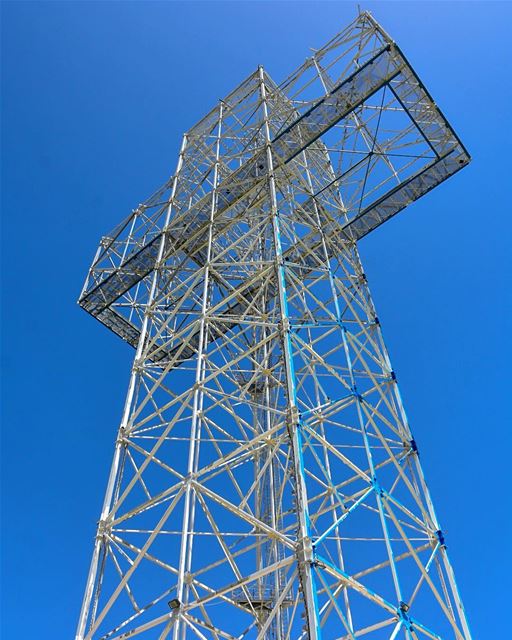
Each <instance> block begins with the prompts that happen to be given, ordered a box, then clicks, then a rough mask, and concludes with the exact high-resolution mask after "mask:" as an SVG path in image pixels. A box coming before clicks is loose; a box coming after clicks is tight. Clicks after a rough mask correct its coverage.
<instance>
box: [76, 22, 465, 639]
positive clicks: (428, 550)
mask: <svg viewBox="0 0 512 640" xmlns="http://www.w3.org/2000/svg"><path fill="white" fill-rule="evenodd" d="M468 162H469V155H468V153H467V152H466V150H465V149H464V147H463V145H462V143H461V142H460V140H459V139H458V138H457V136H456V135H455V133H454V132H453V130H452V129H451V127H450V126H449V124H448V123H447V121H446V119H445V118H444V116H443V115H442V114H441V112H440V111H439V109H438V108H437V106H436V105H435V103H434V102H433V100H432V98H431V97H430V95H429V94H428V92H427V91H426V89H425V88H424V86H423V85H422V83H421V81H420V80H419V79H418V77H417V76H416V74H415V73H414V71H413V70H412V69H411V67H410V65H409V63H408V62H407V60H406V59H405V57H404V56H403V54H402V52H401V51H400V49H399V48H398V47H397V45H396V44H395V43H394V42H393V41H392V40H391V39H390V38H389V36H388V35H387V34H386V33H385V31H384V30H383V29H382V28H381V27H380V25H379V24H377V23H376V22H375V20H374V19H373V18H372V17H371V16H370V15H369V14H368V13H362V14H360V15H359V16H358V17H357V19H356V20H355V21H354V22H353V23H352V24H351V25H350V26H349V27H348V28H346V29H345V30H344V31H342V32H341V33H340V34H338V35H337V36H336V37H334V38H333V39H332V40H331V41H330V42H328V43H327V44H326V45H325V46H324V47H323V48H321V49H319V50H318V51H316V52H315V53H314V55H312V56H311V57H309V58H308V59H307V60H306V62H305V63H304V64H303V65H302V66H300V67H299V68H298V69H297V70H296V71H294V72H293V73H292V74H291V75H290V76H289V77H288V78H287V79H286V80H285V81H284V82H283V83H282V84H280V85H277V84H275V83H274V81H273V80H272V79H271V78H270V76H269V75H268V73H267V72H266V71H265V70H264V69H263V68H262V67H260V68H258V69H257V71H255V72H254V73H252V74H251V75H250V76H249V77H248V78H247V79H246V80H245V81H244V82H242V83H241V84H240V86H238V87H237V88H236V89H235V90H234V91H233V92H232V93H231V94H230V95H228V96H227V97H226V98H225V99H224V100H221V101H220V102H219V104H218V105H217V106H216V107H215V108H214V109H213V110H212V111H211V112H210V113H208V115H206V116H205V117H204V118H203V120H201V121H200V122H199V123H198V124H196V125H195V126H194V127H192V129H190V131H189V132H188V133H186V134H185V136H184V138H183V144H182V147H181V152H180V155H179V160H178V165H177V169H176V173H175V174H174V176H173V177H172V178H171V179H170V180H169V181H168V182H167V183H166V184H165V185H164V186H163V187H162V188H161V189H160V190H158V191H157V192H156V193H155V194H154V195H153V196H151V197H150V198H149V199H148V200H146V201H145V202H144V203H143V204H141V205H139V206H138V208H137V209H136V210H135V211H133V212H132V214H131V215H130V216H129V217H128V218H127V219H126V220H125V221H124V222H122V223H121V224H120V225H119V226H118V227H117V228H116V229H115V230H114V231H113V232H112V233H110V234H109V235H108V236H106V237H104V238H102V240H101V243H100V246H99V249H98V251H97V253H96V257H95V258H94V262H93V264H92V267H91V269H90V272H89V276H88V279H87V282H86V284H85V287H84V290H83V292H82V295H81V297H80V305H81V306H82V307H83V308H84V309H86V310H87V311H88V312H89V313H91V314H92V315H93V316H95V317H96V318H98V320H100V321H101V322H102V323H103V324H105V325H106V326H107V327H109V328H110V329H112V330H113V331H114V332H115V333H117V334H118V335H119V336H121V337H122V338H123V339H124V340H126V341H127V342H129V343H130V344H131V345H132V346H133V347H135V349H136V353H135V360H134V364H133V370H132V374H131V379H130V383H129V388H128V395H127V399H126V405H125V409H124V414H123V417H122V421H121V426H120V429H119V433H118V437H117V440H116V445H115V453H114V459H113V464H112V469H111V472H110V477H109V480H108V486H107V490H106V496H105V500H104V504H103V510H102V512H101V518H100V521H99V525H98V532H97V536H96V542H95V546H94V553H93V558H92V563H91V568H90V573H89V577H88V580H87V587H86V592H85V597H84V601H83V606H82V612H81V615H80V620H79V625H78V632H77V638H79V639H80V640H82V639H83V638H87V639H90V638H91V639H92V638H105V639H106V638H128V637H130V638H132V637H134V636H142V637H144V638H159V639H163V638H172V639H173V640H189V639H192V638H194V639H196V638H198V639H201V640H205V639H208V640H210V639H211V640H225V639H226V640H235V639H236V640H243V639H252V640H256V639H258V640H263V639H265V640H270V639H272V640H301V639H306V638H308V639H310V640H320V638H323V639H324V640H338V639H342V638H343V639H352V640H354V639H355V638H360V637H365V638H366V637H368V638H369V639H370V640H374V639H380V638H386V639H391V640H393V639H394V638H407V639H409V640H411V639H413V638H418V639H419V638H443V639H445V638H455V639H457V640H469V638H470V632H469V629H468V625H467V622H466V618H465V615H464V610H463V607H462V603H461V600H460V597H459V594H458V591H457V587H456V584H455V579H454V575H453V572H452V569H451V566H450V563H449V560H448V556H447V552H446V546H445V540H444V536H443V533H442V530H441V527H440V525H439V523H438V521H437V519H436V515H435V513H434V508H433V506H432V502H431V500H430V497H429V493H428V490H427V487H426V485H425V481H424V478H423V473H422V470H421V466H420V463H419V459H418V451H417V447H416V444H415V441H414V439H413V436H412V435H411V431H410V430H409V426H408V423H407V419H406V416H405V413H404V410H403V407H402V402H401V400H400V395H399V391H398V387H397V383H396V378H395V374H394V372H393V368H392V366H391V364H390V360H389V357H388V354H387V351H386V348H385V346H384V343H383V341H382V335H381V327H380V323H379V320H378V318H377V314H376V311H375V308H374V306H373V303H372V300H371V297H370V293H369V290H368V286H367V282H366V277H365V274H364V270H363V268H362V266H361V262H360V260H359V256H358V251H357V241H358V240H360V239H361V238H362V237H363V236H365V235H366V234H367V233H369V232H370V231H372V230H373V229H375V228H376V227H378V226H379V225H380V224H382V223H383V222H384V221H386V220H388V219H389V218H391V217H392V216H393V215H395V214H396V213H397V212H399V211H400V210H401V209H403V208H404V207H405V206H407V205H408V204H409V203H411V202H413V201H414V200H416V199H418V198H419V197H421V196H422V195H423V194H424V193H426V192H427V191H429V190H430V189H432V188H433V187H435V186H436V185H438V184H439V183H440V182H442V181H443V180H445V179H446V178H448V177H449V176H450V175H452V174H453V173H455V172H456V171H458V170H459V169H460V168H462V167H463V166H465V165H466V164H467V163H468Z"/></svg>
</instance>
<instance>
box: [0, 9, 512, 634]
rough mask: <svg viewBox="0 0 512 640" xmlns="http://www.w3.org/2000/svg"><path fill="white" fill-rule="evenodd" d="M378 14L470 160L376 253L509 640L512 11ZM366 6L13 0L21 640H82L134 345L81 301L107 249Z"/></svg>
mask: <svg viewBox="0 0 512 640" xmlns="http://www.w3.org/2000/svg"><path fill="white" fill-rule="evenodd" d="M361 5H362V8H367V9H369V10H371V11H372V12H373V14H374V16H375V17H376V18H377V19H378V20H379V21H381V22H382V24H383V25H384V27H385V28H386V29H387V31H388V32H389V33H390V34H391V35H392V36H393V37H394V38H395V39H396V40H397V42H399V44H400V46H401V47H402V49H403V50H404V52H405V54H406V55H407V56H408V58H409V59H410V61H411V63H412V64H413V66H414V67H415V68H416V70H417V72H418V74H419V75H420V76H421V78H422V79H423V81H424V82H425V84H426V86H427V87H428V88H429V90H430V91H431V93H432V94H433V96H434V98H435V99H436V101H437V102H438V104H439V105H440V106H441V108H442V109H443V110H444V112H445V114H446V116H447V117H448V118H449V119H450V121H451V122H452V124H453V126H454V128H455V130H456V131H457V132H458V134H459V135H460V137H461V139H462V140H463V142H464V143H465V144H466V145H467V147H468V149H469V151H470V152H471V154H472V156H473V162H472V163H471V165H470V166H469V167H468V168H466V169H464V170H463V171H462V172H460V173H459V174H457V175H456V176H455V177H453V178H451V179H450V180H448V181H447V182H446V183H444V184H443V185H441V186H440V187H438V188H437V189H435V190H434V191H433V192H432V193H430V194H428V195H427V196H425V197H424V198H423V199H422V200H421V201H420V202H418V203H416V204H414V205H413V206H411V207H410V208H409V209H407V210H406V211H405V212H403V213H401V214H400V215H399V216H397V217H396V218H394V219H393V220H391V221H390V222H388V223H387V224H385V225H384V226H383V227H381V228H379V229H378V230H377V231H375V232H374V233H373V234H372V235H371V236H369V237H368V238H366V239H364V240H363V241H362V242H361V244H360V248H361V252H362V257H363V260H364V263H365V268H366V271H367V274H368V280H369V283H370V286H371V288H372V291H373V294H374V298H375V302H376V305H377V309H378V313H379V317H380V319H381V322H382V325H383V330H384V336H385V338H386V340H387V344H388V347H389V349H390V352H391V358H392V361H393V364H394V368H395V370H396V372H397V375H398V380H399V383H400V385H401V390H402V394H403V396H404V400H405V404H406V408H407V411H408V414H409V418H410V421H411V424H412V429H413V432H414V434H415V437H416V440H417V441H418V443H419V446H420V449H421V453H422V462H423V465H424V469H425V473H426V476H427V480H428V483H429V486H430V489H431V491H432V494H433V497H434V500H435V504H436V508H437V510H438V513H439V517H440V520H441V523H442V526H443V528H444V529H445V530H446V532H447V542H448V545H449V551H450V553H451V558H452V561H453V564H454V567H455V570H456V575H457V579H458V582H459V583H460V588H461V591H462V594H463V597H464V600H465V604H466V608H467V611H468V615H469V618H470V622H471V625H472V628H473V632H474V637H475V640H476V639H479V640H480V639H481V640H483V639H487V638H489V639H490V638H505V637H506V636H507V633H510V623H509V615H510V604H509V601H510V595H511V586H510V574H511V569H512V568H511V562H510V560H511V556H510V547H511V545H510V538H511V526H512V518H511V500H510V486H511V479H510V472H509V468H510V459H511V456H512V435H511V433H512V430H511V427H512V424H511V419H510V404H511V388H510V362H511V361H512V358H511V357H512V352H511V347H510V336H511V331H510V317H511V315H512V308H511V307H512V305H511V298H510V284H511V282H510V281H511V277H510V276H511V269H510V266H511V265H510V260H509V254H510V236H511V231H512V216H511V207H510V187H511V162H510V154H511V151H510V148H511V142H512V141H511V137H510V117H511V112H510V105H511V104H512V95H511V82H510V78H511V68H512V59H511V55H510V49H511V47H510V27H511V24H512V21H511V18H512V4H510V3H508V2H502V3H493V2H471V3H469V2H395V3H388V2H367V3H366V4H365V3H363V2H361ZM356 12H357V4H356V3H354V2H204V3H196V2H115V1H114V2H101V1H99V2H93V1H91V2H33V3H32V2H3V3H2V260H3V266H2V279H3V282H2V288H3V292H2V314H3V327H2V339H3V349H2V356H3V361H2V380H3V382H2V385H3V386H2V394H3V420H2V431H3V440H2V458H3V461H2V494H3V495H2V504H3V515H2V530H3V531H2V534H3V535H2V556H3V565H2V591H3V595H2V598H3V603H2V625H3V635H2V637H3V638H5V640H11V639H16V640H17V639H20V640H24V639H31V640H35V639H36V638H37V640H46V639H52V640H53V639H60V638H72V637H74V630H75V622H76V619H77V616H78V612H79V607H80V602H81V598H82V593H83V588H84V584H85V578H86V572H87V568H88V563H89V560H90V554H91V551H92V542H93V537H94V531H95V522H96V519H97V517H98V515H99V511H100V506H101V501H102V497H103V492H104V487H105V484H106V479H107V473H108V468H109V465H110V460H111V455H112V451H113V443H114V440H115V436H116V430H117V426H118V424H119V419H120V415H121V410H122V405H123V400H124V394H125V390H126V386H127V382H128V375H129V368H130V362H131V359H132V357H133V351H132V350H131V348H130V347H129V346H127V345H126V344H125V343H123V342H122V341H121V340H120V339H118V338H116V337H115V336H114V335H113V334H111V333H110V332H109V331H108V330H107V329H105V328H104V327H103V326H102V325H100V324H99V323H98V322H96V321H94V320H93V319H92V318H90V317H89V316H88V315H87V314H85V313H84V312H83V311H81V310H80V309H79V308H78V307H77V305H76V299H77V297H78V295H79V293H80V289H81V286H82V283H83V280H84V278H85V275H86V272H87V269H88V267H89V264H90V261H91V260H92V257H93V254H94V251H95V248H96V246H97V241H98V240H99V238H100V236H101V235H103V234H105V233H106V232H108V231H109V230H110V229H111V228H112V227H114V226H115V225H116V224H117V222H118V221H120V220H121V219H122V218H124V217H125V216H126V215H127V214H128V213H129V212H130V211H131V210H132V209H133V208H134V207H135V206H137V204H138V203H139V202H141V201H142V200H143V199H144V198H145V197H146V196H148V195H149V194H150V193H151V192H152V191H153V190H154V189H155V188H156V187H158V186H159V185H160V184H161V183H163V182H164V180H166V179H167V177H168V176H169V175H170V174H171V173H172V172H173V170H174V166H175V163H176V155H177V152H178V147H179V144H180V138H181V134H182V133H183V132H184V131H185V130H187V129H188V128H189V127H190V126H191V125H192V124H194V122H195V121H197V120H198V119H199V118H200V117H201V116H202V115H203V114H204V113H205V112H206V111H207V110H208V109H209V108H210V107H211V106H212V105H213V104H214V103H215V101H216V100H217V99H218V98H219V97H222V96H223V95H225V94H226V93H228V92H229V91H230V89H231V88H232V87H234V86H235V85H236V84H238V82H239V81H240V80H241V79H243V78H244V77H245V76H246V75H248V73H250V72H251V71H252V70H253V69H255V67H256V66H257V65H258V64H263V65H264V66H265V67H266V68H267V69H268V70H269V73H270V74H271V75H272V76H273V77H274V78H275V79H276V80H281V79H283V78H284V77H285V76H286V75H287V74H288V72H289V71H291V70H293V69H294V68H295V67H296V66H298V65H299V64H300V62H301V61H302V60H303V59H304V58H305V57H306V56H307V55H308V52H309V47H318V46H321V45H322V44H323V43H324V42H325V41H326V40H327V39H328V38H330V37H331V36H332V35H334V33H335V32H336V31H338V30H340V29H341V28H343V27H344V26H345V25H346V24H347V23H348V22H350V21H351V20H352V19H353V18H354V17H355V14H356ZM507 629H508V632H507V631H506V630H507ZM327 640H330V639H327Z"/></svg>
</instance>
